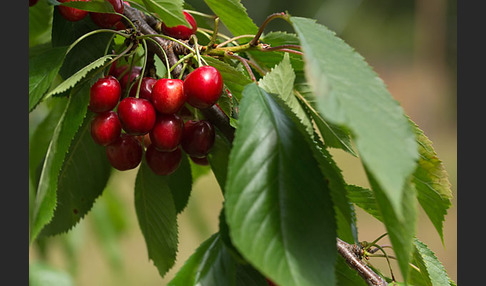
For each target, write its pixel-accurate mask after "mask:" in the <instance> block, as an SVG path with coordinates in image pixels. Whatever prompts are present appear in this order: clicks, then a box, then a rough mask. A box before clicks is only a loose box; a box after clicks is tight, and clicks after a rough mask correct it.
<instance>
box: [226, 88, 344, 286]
mask: <svg viewBox="0 0 486 286" xmlns="http://www.w3.org/2000/svg"><path fill="white" fill-rule="evenodd" d="M297 158H298V159H297ZM225 196H226V201H225V210H226V219H227V222H228V225H229V228H230V236H231V238H232V241H233V244H234V245H235V246H236V248H237V249H238V250H239V251H240V252H241V254H242V255H243V256H244V257H245V258H246V259H248V261H250V263H251V264H252V265H254V266H255V267H256V268H257V269H258V270H259V271H261V272H262V273H264V274H265V276H268V277H270V278H271V279H272V280H273V281H275V282H276V283H277V284H279V285H334V283H335V276H334V264H335V260H336V232H335V229H336V225H335V219H334V211H333V205H332V201H331V197H330V195H329V189H328V187H327V183H326V181H325V180H324V178H323V176H322V174H321V172H320V170H319V167H318V163H317V161H316V160H315V158H314V157H313V154H312V151H311V150H310V148H309V147H308V144H307V142H306V141H305V140H304V139H303V138H302V135H301V133H300V131H299V129H298V127H297V126H296V125H295V124H294V123H293V121H292V120H291V119H290V118H288V117H287V115H286V114H285V112H284V111H283V110H282V108H281V107H280V106H279V105H278V104H277V103H276V101H275V100H274V99H273V98H272V97H271V96H270V95H268V94H267V93H266V92H265V91H264V90H262V89H260V88H259V87H258V86H257V85H256V84H250V85H248V86H247V87H246V88H245V90H244V92H243V99H242V102H241V105H240V119H239V124H238V129H237V130H236V135H235V139H234V142H233V148H232V151H231V153H230V160H229V165H228V177H227V181H226V193H225Z"/></svg>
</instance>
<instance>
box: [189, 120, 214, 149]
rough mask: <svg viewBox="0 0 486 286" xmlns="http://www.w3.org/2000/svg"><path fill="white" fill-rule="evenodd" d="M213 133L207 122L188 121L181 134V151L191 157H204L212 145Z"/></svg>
mask: <svg viewBox="0 0 486 286" xmlns="http://www.w3.org/2000/svg"><path fill="white" fill-rule="evenodd" d="M214 139H215V132H214V127H213V125H212V124H211V123H210V122H209V121H207V120H200V121H195V120H188V121H187V122H186V123H185V124H184V131H183V133H182V140H181V146H182V149H183V150H184V151H185V152H186V153H187V154H188V155H189V156H192V157H197V158H201V157H205V156H206V155H207V154H208V153H209V151H210V149H211V147H213V145H214Z"/></svg>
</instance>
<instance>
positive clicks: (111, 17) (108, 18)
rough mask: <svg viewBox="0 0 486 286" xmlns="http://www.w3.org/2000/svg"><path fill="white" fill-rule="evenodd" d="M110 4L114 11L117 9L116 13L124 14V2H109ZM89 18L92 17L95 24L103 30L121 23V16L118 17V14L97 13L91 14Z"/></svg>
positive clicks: (112, 0)
mask: <svg viewBox="0 0 486 286" xmlns="http://www.w3.org/2000/svg"><path fill="white" fill-rule="evenodd" d="M108 2H110V4H111V5H112V6H113V9H115V12H117V13H120V14H123V8H124V6H123V1H122V0H108ZM89 16H90V17H91V20H92V21H93V23H95V24H96V25H98V26H99V27H101V28H107V29H108V28H111V27H113V26H114V25H115V24H116V22H118V21H120V19H121V16H120V15H116V14H110V13H96V12H90V13H89Z"/></svg>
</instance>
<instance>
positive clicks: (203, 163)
mask: <svg viewBox="0 0 486 286" xmlns="http://www.w3.org/2000/svg"><path fill="white" fill-rule="evenodd" d="M189 158H191V161H192V162H194V163H195V164H198V165H201V166H208V165H209V161H208V157H201V158H197V157H192V156H189Z"/></svg>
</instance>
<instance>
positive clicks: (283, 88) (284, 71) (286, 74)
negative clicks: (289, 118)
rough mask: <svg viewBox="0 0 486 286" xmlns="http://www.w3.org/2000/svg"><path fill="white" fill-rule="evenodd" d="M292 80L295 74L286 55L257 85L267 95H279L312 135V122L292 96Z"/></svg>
mask: <svg viewBox="0 0 486 286" xmlns="http://www.w3.org/2000/svg"><path fill="white" fill-rule="evenodd" d="M294 80H295V73H294V70H293V69H292V65H291V63H290V58H289V54H288V53H286V54H285V56H284V58H283V60H282V62H280V63H279V64H278V65H276V66H275V67H274V68H273V69H272V70H271V71H270V72H269V73H267V74H266V75H265V76H264V77H263V78H262V79H260V80H259V81H258V85H259V86H260V87H261V88H263V89H264V90H265V91H266V92H268V93H272V94H277V95H279V96H280V97H281V98H282V100H283V101H284V102H285V103H286V104H287V105H288V106H289V107H290V109H291V110H292V112H293V113H295V114H296V116H297V117H298V118H299V120H300V122H302V124H303V125H304V126H305V128H306V131H307V133H309V134H310V135H312V134H313V132H314V128H313V127H312V122H311V121H310V119H309V118H308V117H307V113H306V112H305V110H304V109H303V108H302V106H301V105H300V103H299V101H298V100H297V98H296V97H295V95H294Z"/></svg>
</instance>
